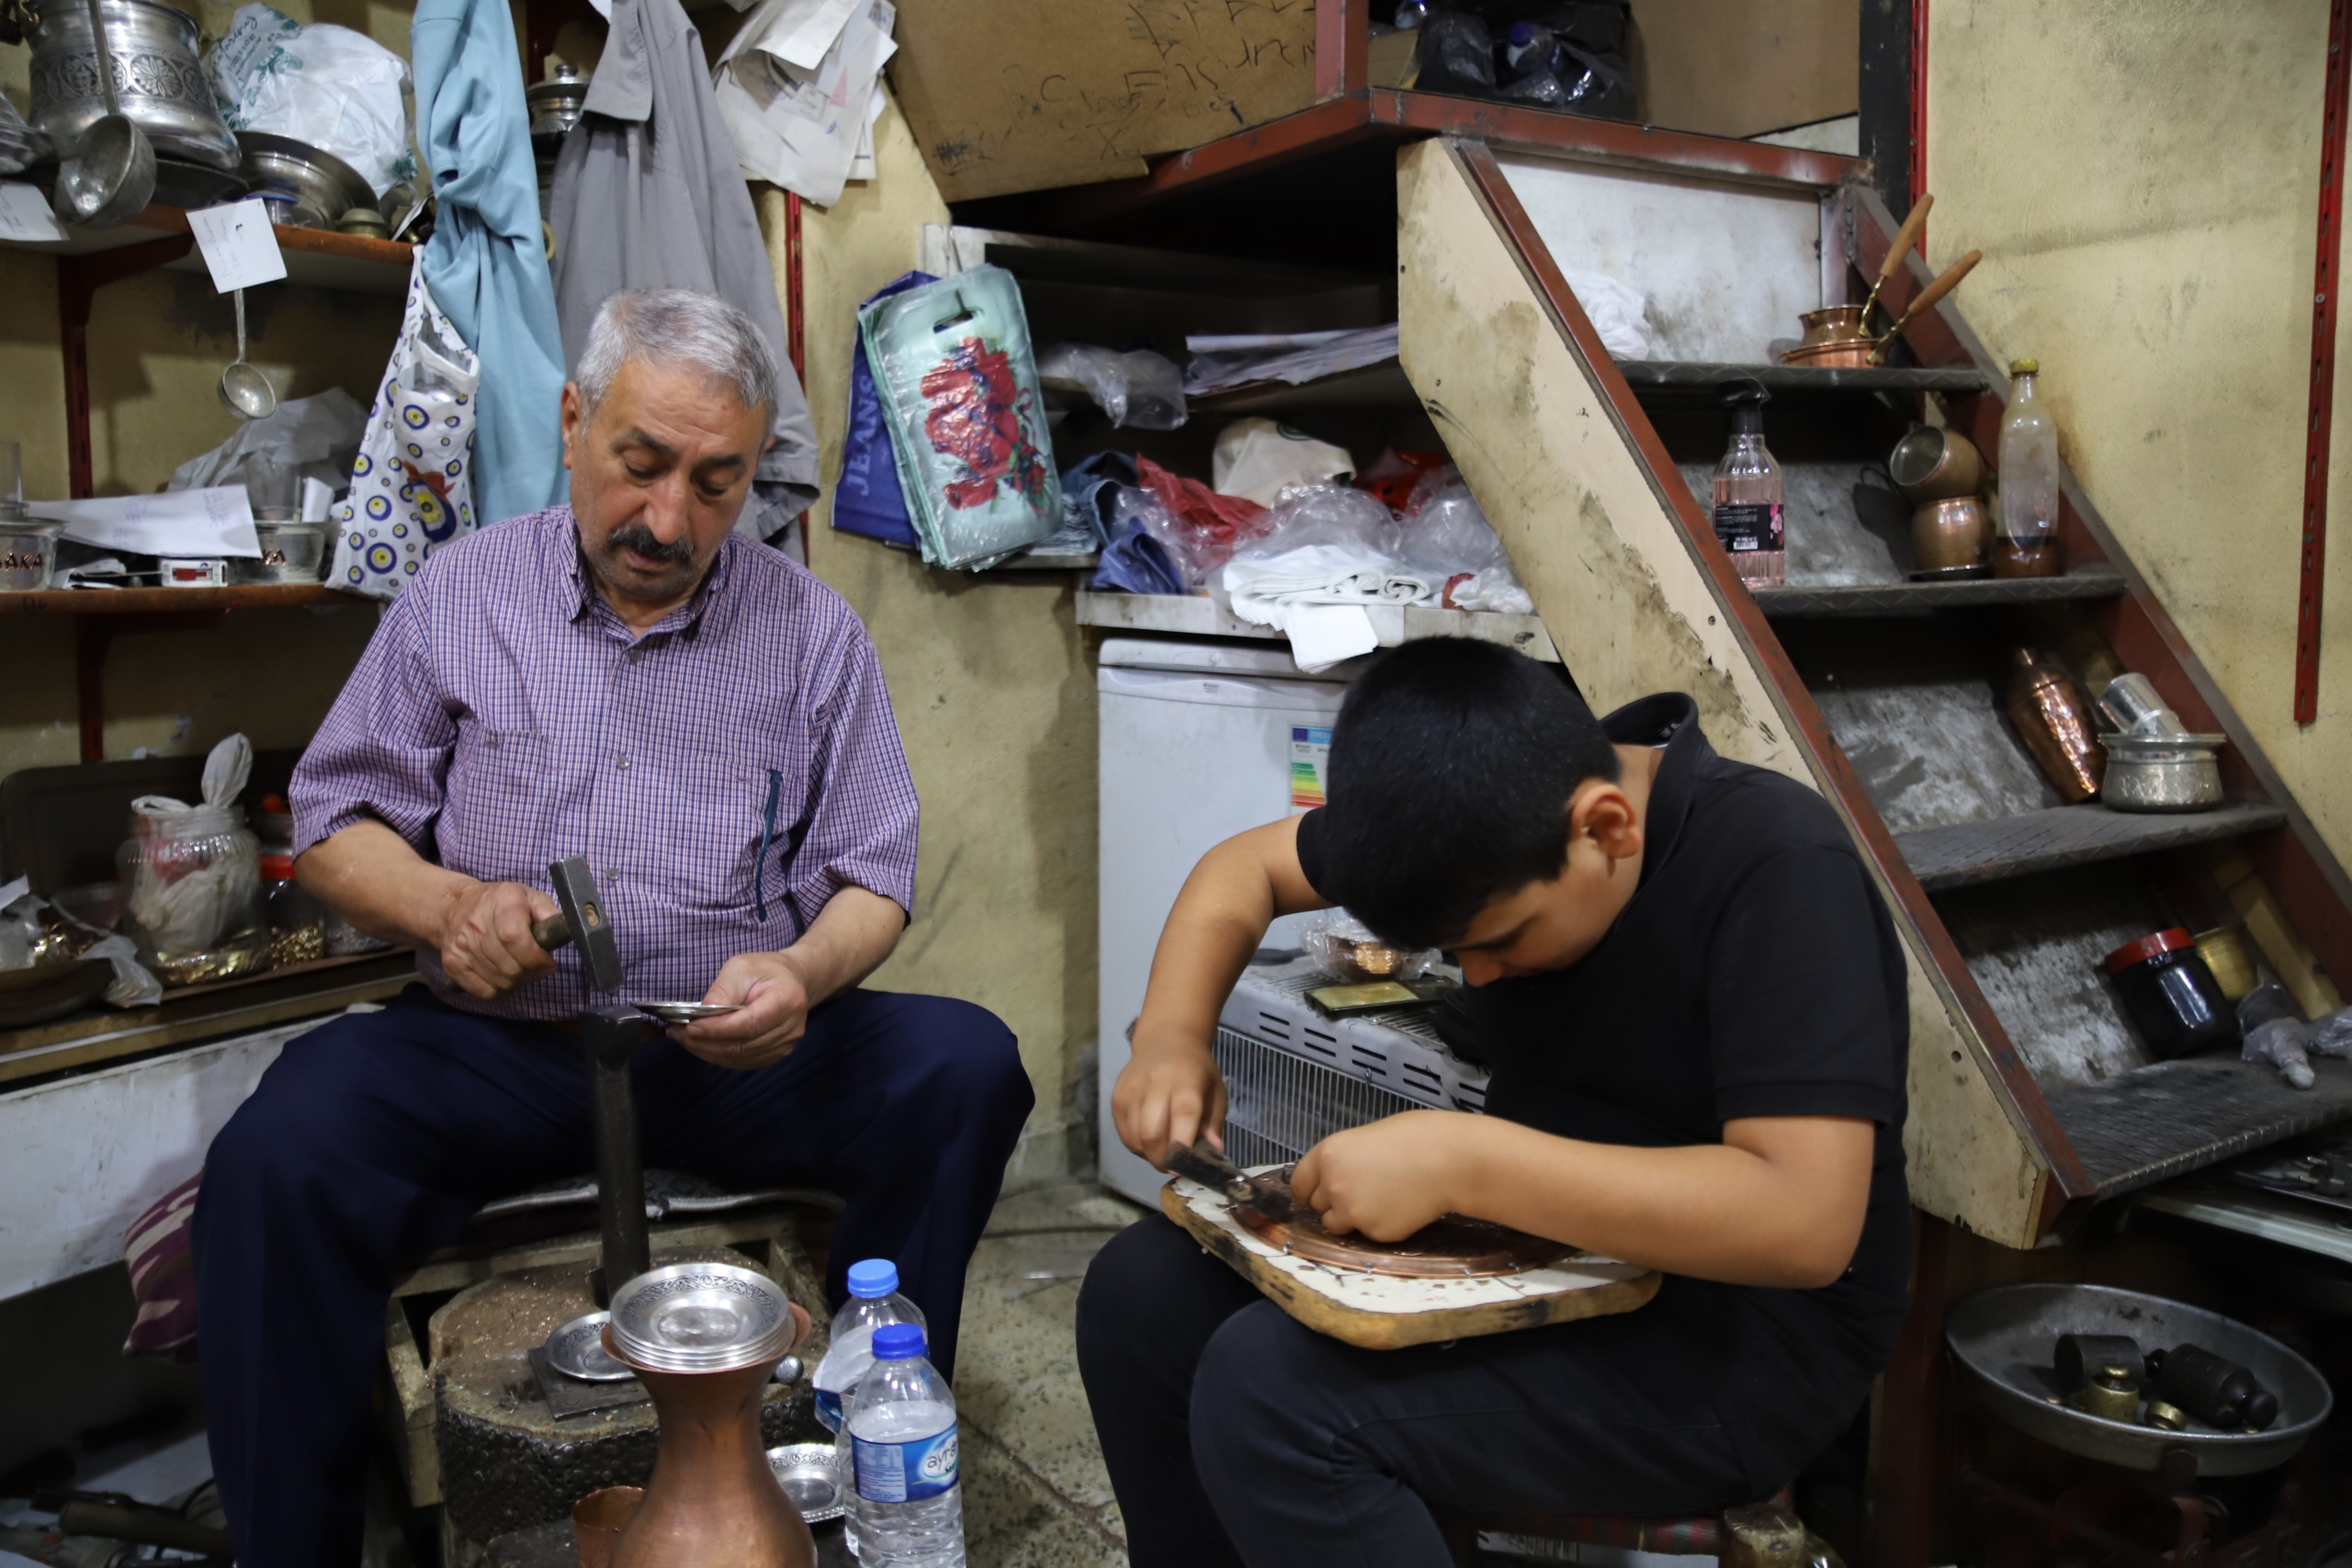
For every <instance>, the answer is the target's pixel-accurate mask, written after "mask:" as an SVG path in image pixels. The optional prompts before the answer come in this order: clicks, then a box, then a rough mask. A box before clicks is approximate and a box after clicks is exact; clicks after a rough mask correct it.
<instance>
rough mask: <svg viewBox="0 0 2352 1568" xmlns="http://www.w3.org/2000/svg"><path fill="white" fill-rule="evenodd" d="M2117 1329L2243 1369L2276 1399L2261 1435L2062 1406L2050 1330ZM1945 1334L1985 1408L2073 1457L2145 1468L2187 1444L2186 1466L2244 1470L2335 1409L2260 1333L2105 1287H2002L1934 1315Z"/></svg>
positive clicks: (2145, 1344) (2303, 1439) (2303, 1435)
mask: <svg viewBox="0 0 2352 1568" xmlns="http://www.w3.org/2000/svg"><path fill="white" fill-rule="evenodd" d="M2064 1334H2110V1335H2121V1336H2123V1337H2126V1338H2129V1339H2131V1340H2132V1341H2133V1342H2134V1343H2136V1344H2137V1345H2138V1346H2139V1347H2140V1348H2141V1350H2142V1352H2143V1354H2144V1353H2145V1352H2147V1351H2149V1350H2154V1349H2159V1348H2161V1349H2165V1350H2169V1349H2171V1348H2173V1347H2174V1346H2176V1345H2182V1344H2189V1345H2197V1346H2199V1347H2202V1348H2205V1349H2207V1350H2211V1352H2212V1353H2213V1354H2215V1355H2217V1356H2220V1357H2222V1359H2225V1360H2231V1361H2235V1362H2237V1363H2238V1364H2239V1365H2240V1366H2242V1367H2245V1369H2246V1370H2247V1371H2251V1372H2252V1373H2254V1375H2255V1377H2256V1380H2257V1381H2259V1382H2261V1384H2262V1386H2263V1387H2265V1388H2267V1389H2268V1390H2270V1391H2271V1392H2272V1393H2275V1394H2277V1395H2278V1420H2277V1421H2275V1422H2273V1423H2271V1425H2270V1427H2269V1428H2268V1429H2267V1430H2266V1431H2261V1432H2247V1431H2234V1432H2224V1431H2221V1430H2219V1429H2217V1428H2215V1427H2208V1426H2206V1425H2205V1424H2204V1423H2203V1422H2201V1421H2199V1420H2197V1419H2196V1418H2194V1417H2191V1418H2190V1419H2189V1423H2188V1429H2187V1430H2185V1431H2177V1432H2175V1431H2166V1430H2164V1429H2163V1428H2161V1427H2143V1426H2134V1425H2129V1424H2126V1423H2124V1422H2121V1421H2109V1420H2106V1419H2103V1418H2102V1417H2100V1416H2093V1415H2090V1414H2089V1413H2087V1412H2086V1411H2081V1410H2077V1409H2075V1408H2074V1407H2073V1406H2072V1405H2069V1404H2064V1403H2062V1399H2063V1397H2064V1395H2063V1393H2062V1392H2061V1390H2060V1389H2059V1386H2058V1369H2057V1353H2058V1338H2059V1336H2061V1335H2064ZM1944 1339H1945V1341H1946V1343H1948V1344H1949V1345H1951V1350H1952V1354H1953V1355H1954V1356H1956V1357H1958V1358H1959V1359H1960V1364H1961V1366H1962V1368H1963V1369H1964V1370H1965V1371H1967V1373H1968V1375H1969V1377H1970V1378H1971V1379H1972V1380H1973V1382H1975V1384H1976V1386H1977V1388H1978V1390H1979V1391H1980V1392H1981V1393H1983V1395H1984V1397H1985V1403H1986V1404H1988V1405H1990V1406H1991V1407H1992V1410H1993V1413H1994V1414H1995V1415H1996V1416H1999V1417H2000V1418H2001V1419H2002V1420H2004V1421H2006V1422H2007V1423H2008V1424H2009V1425H2010V1426H2012V1427H2016V1428H2017V1429H2018V1430H2019V1431H2021V1432H2024V1433H2026V1434H2028V1435H2029V1436H2030V1437H2035V1438H2041V1440H2042V1441H2043V1442H2045V1443H2048V1444H2050V1445H2051V1446H2052V1447H2053V1448H2060V1449H2064V1450H2066V1451H2067V1452H2068V1453H2070V1454H2075V1455H2079V1456H2080V1457H2082V1458H2084V1459H2091V1460H2098V1461H2101V1462H2102V1463H2106V1464H2116V1465H2121V1466H2123V1467H2124V1468H2126V1469H2129V1470H2148V1471H2153V1470H2154V1469H2156V1468H2157V1467H2158V1465H2159V1463H2160V1462H2161V1461H2162V1460H2163V1457H2164V1452H2165V1450H2166V1449H2169V1448H2174V1447H2176V1446H2178V1447H2186V1448H2187V1449H2188V1450H2190V1451H2191V1452H2192V1453H2194V1454H2195V1455H2196V1456H2197V1473H2198V1474H2199V1475H2200V1476H2212V1475H2252V1474H2255V1473H2256V1472H2260V1471H2265V1470H2270V1469H2273V1468H2275V1467H2276V1466H2278V1465H2282V1464H2284V1463H2286V1462H2287V1461H2289V1460H2290V1459H2292V1458H2294V1457H2295V1455H2296V1454H2297V1453H2298V1452H2300V1451H2301V1449H2302V1447H2303V1445H2304V1444H2305V1443H2307V1442H2309V1441H2311V1438H2312V1433H2313V1432H2315V1431H2317V1430H2318V1429H2319V1428H2320V1427H2321V1425H2322V1424H2324V1422H2325V1421H2326V1420H2327V1417H2328V1414H2329V1412H2330V1411H2332V1410H2334V1409H2335V1394H2334V1393H2331V1392H2330V1391H2329V1389H2328V1386H2327V1380H2326V1379H2324V1378H2323V1377H2321V1376H2320V1375H2319V1372H2318V1371H2317V1369H2315V1368H2314V1367H2312V1364H2311V1363H2310V1362H2309V1361H2306V1360H2304V1359H2302V1358H2301V1356H2298V1355H2296V1354H2295V1353H2294V1352H2293V1351H2292V1350H2290V1349H2288V1348H2287V1347H2285V1346H2284V1345H2281V1344H2279V1343H2278V1341H2277V1340H2276V1339H2273V1338H2271V1337H2269V1336H2268V1335H2267V1334H2262V1333H2258V1332H2256V1330H2254V1329H2251V1328H2248V1327H2247V1326H2246V1325H2245V1324H2243V1323H2240V1322H2238V1321H2236V1320H2235V1319H2234V1318H2227V1317H2223V1316H2222V1314H2219V1313H2215V1312H2207V1311H2205V1310H2204V1309H2203V1308H2202V1307H2193V1306H2189V1305H2188V1304H2187V1303H2182V1302H2172V1301H2166V1300H2165V1299H2164V1298H2163V1297H2162V1296H2147V1295H2142V1294H2141V1293H2140V1292H2137V1291H2119V1290H2115V1289H2112V1288H2111V1287H2109V1286H2106V1285H2004V1286H2002V1287H2000V1288H1999V1289H1997V1290H1991V1291H1980V1292H1977V1293H1976V1294H1975V1295H1973V1296H1970V1297H1968V1298H1967V1299H1966V1300H1964V1301H1961V1302H1956V1303H1953V1304H1952V1305H1951V1307H1950V1308H1948V1309H1947V1310H1946V1311H1945V1313H1944Z"/></svg>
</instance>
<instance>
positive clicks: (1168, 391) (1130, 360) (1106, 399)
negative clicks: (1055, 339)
mask: <svg viewBox="0 0 2352 1568" xmlns="http://www.w3.org/2000/svg"><path fill="white" fill-rule="evenodd" d="M1037 379H1038V380H1039V381H1041V382H1044V383H1046V384H1048V385H1050V384H1051V383H1053V382H1057V381H1062V382H1070V383H1075V384H1076V385H1078V386H1080V387H1082V388H1084V389H1085V391H1086V395H1087V396H1088V397H1090V398H1091V399H1093V400H1094V406H1095V407H1097V408H1099V409H1101V410H1102V411H1103V412H1104V413H1106V414H1109V415H1110V416H1111V423H1113V424H1114V425H1117V426H1119V427H1120V428H1122V429H1125V428H1128V427H1130V426H1132V427H1133V428H1135V429H1137V430H1174V429H1177V428H1178V427H1179V426H1181V425H1182V423H1184V418H1185V413H1184V372H1183V371H1182V370H1180V369H1178V368H1177V367H1176V362H1175V361H1174V360H1172V359H1170V358H1168V357H1166V356H1165V355H1158V354H1154V353H1153V352H1152V351H1151V350H1149V349H1148V348H1131V349H1128V350H1126V351H1125V353H1122V352H1120V351H1119V350H1117V349H1113V348H1101V347H1098V346H1096V345H1095V344H1091V343H1057V344H1054V345H1053V346H1052V347H1051V348H1048V349H1047V350H1046V351H1045V352H1044V353H1043V354H1040V355H1037Z"/></svg>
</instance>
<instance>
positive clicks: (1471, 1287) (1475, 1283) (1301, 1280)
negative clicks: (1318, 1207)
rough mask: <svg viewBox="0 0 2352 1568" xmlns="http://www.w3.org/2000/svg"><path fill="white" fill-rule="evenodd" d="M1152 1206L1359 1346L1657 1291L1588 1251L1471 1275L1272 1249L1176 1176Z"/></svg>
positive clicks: (1305, 1315)
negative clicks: (1361, 1265) (1345, 1265)
mask: <svg viewBox="0 0 2352 1568" xmlns="http://www.w3.org/2000/svg"><path fill="white" fill-rule="evenodd" d="M1159 1208H1160V1212H1161V1213H1164V1214H1166V1215H1167V1216H1168V1217H1169V1218H1170V1219H1171V1220H1173V1221H1175V1222H1176V1223H1177V1224H1180V1225H1182V1226H1183V1227H1184V1229H1185V1231H1186V1233H1187V1234H1189V1235H1191V1236H1192V1237H1193V1240H1195V1241H1197V1242H1199V1243H1200V1244H1201V1246H1202V1247H1205V1248H1206V1249H1207V1250H1208V1251H1209V1252H1210V1253H1211V1254H1212V1255H1213V1256H1215V1257H1216V1258H1218V1259H1219V1260H1221V1261H1222V1262H1224V1263H1225V1264H1226V1265H1227V1267H1228V1268H1230V1269H1233V1270H1234V1272H1236V1273H1238V1274H1239V1275H1240V1276H1241V1277H1242V1278H1243V1279H1245V1280H1249V1281H1250V1283H1251V1284H1253V1285H1255V1286H1257V1287H1258V1289H1259V1291H1260V1292H1262V1293H1263V1294H1264V1295H1265V1297H1266V1299H1267V1300H1269V1301H1271V1302H1272V1303H1274V1304H1275V1305H1276V1306H1278V1307H1280V1308H1282V1309H1283V1311H1284V1312H1286V1313H1288V1314H1290V1315H1291V1316H1293V1317H1295V1318H1296V1319H1297V1320H1298V1321H1299V1322H1301V1323H1303V1324H1305V1325H1306V1326H1307V1327H1309V1328H1312V1329H1314V1330H1315V1331H1316V1332H1317V1334H1328V1335H1329V1336H1330V1337H1332V1338H1334V1339H1340V1340H1344V1341H1345V1342H1346V1343H1348V1344H1350V1345H1356V1346H1361V1347H1362V1348H1364V1349H1367V1350H1401V1349H1403V1348H1405V1347H1406V1346H1408V1345H1430V1344H1435V1343H1438V1342H1440V1341H1442V1340H1447V1339H1471V1338H1476V1337H1478V1336H1480V1335H1485V1334H1508V1333H1510V1331H1511V1330H1512V1329H1515V1328H1541V1327H1543V1326H1544V1325H1546V1324H1552V1323H1572V1322H1574V1321H1575V1320H1576V1319H1577V1318H1580V1317H1606V1316H1608V1315H1610V1314H1612V1313H1621V1312H1632V1311H1633V1310H1634V1308H1635V1307H1638V1306H1641V1305H1642V1304H1643V1303H1645V1302H1647V1301H1648V1300H1649V1299H1650V1298H1651V1297H1652V1296H1654V1295H1656V1294H1657V1288H1658V1284H1659V1282H1660V1280H1661V1276H1660V1275H1659V1274H1658V1272H1657V1270H1656V1269H1641V1268H1637V1267H1635V1266H1634V1265H1633V1264H1631V1263H1617V1262H1612V1261H1611V1260H1609V1259H1607V1258H1594V1257H1591V1256H1590V1255H1589V1254H1579V1255H1577V1256H1575V1257H1571V1258H1565V1259H1563V1260H1562V1261H1560V1262H1558V1263H1556V1264H1553V1265H1551V1266H1549V1267H1547V1268H1543V1269H1528V1270H1527V1271H1526V1272H1524V1273H1520V1274H1506V1275H1491V1276H1487V1277H1484V1278H1477V1279H1462V1280H1426V1279H1403V1278H1399V1277H1397V1276H1395V1275H1386V1274H1365V1273H1359V1272H1356V1271H1353V1270H1350V1269H1332V1268H1329V1267H1327V1266H1325V1265H1323V1264H1320V1263H1312V1262H1309V1261H1307V1260H1306V1259H1305V1258H1293V1257H1290V1256H1287V1255H1285V1254H1283V1253H1282V1252H1278V1251H1276V1250H1275V1249H1274V1248H1273V1247H1269V1246H1268V1245H1267V1244H1266V1243H1265V1242H1263V1241H1261V1240H1260V1239H1259V1238H1258V1237H1256V1236H1254V1235H1250V1233H1249V1232H1248V1231H1246V1230H1244V1229H1242V1228H1241V1225H1240V1224H1238V1222H1237V1221H1236V1220H1235V1219H1234V1217H1233V1205H1232V1204H1230V1203H1228V1202H1227V1201H1226V1200H1225V1198H1224V1197H1223V1196H1222V1195H1221V1194H1218V1193H1216V1192H1213V1191H1211V1190H1209V1189H1207V1188H1205V1187H1203V1186H1202V1185H1200V1184H1199V1183H1198V1182H1195V1181H1188V1180H1186V1179H1184V1178H1182V1177H1178V1178H1176V1179H1173V1180H1170V1182H1169V1183H1168V1185H1166V1186H1165V1187H1162V1188H1161V1189H1160V1190H1159Z"/></svg>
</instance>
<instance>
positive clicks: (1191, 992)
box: [1111, 818, 1328, 1168]
mask: <svg viewBox="0 0 2352 1568" xmlns="http://www.w3.org/2000/svg"><path fill="white" fill-rule="evenodd" d="M1327 907H1328V905H1327V904H1326V901H1325V900H1324V899H1323V898H1321V897H1318V896H1317V893H1316V891H1315V889H1314V888H1313V887H1311V886H1308V885H1307V881H1306V873H1304V872H1303V871H1301V870H1300V869H1299V865H1298V819H1297V818H1290V819H1288V820H1286V821H1282V822H1272V823H1268V824H1267V825H1266V826H1265V827H1262V828H1252V829H1250V831H1248V832H1246V833H1240V834H1237V835H1235V836H1234V837H1233V838H1230V839H1227V840H1226V841H1225V842H1223V843H1221V844H1219V845H1218V846H1217V847H1216V848H1215V849H1213V850H1211V851H1210V852H1208V853H1207V854H1205V855H1203V856H1202V857H1201V862H1200V863H1199V864H1198V865H1196V866H1194V867H1193V874H1192V875H1191V876H1189V877H1187V878H1185V879H1184V889H1183V891H1182V892H1181V893H1179V894H1178V895H1177V896H1176V904H1175V907H1174V908H1171V909H1170V910H1169V912H1168V923H1167V925H1166V926H1164V927H1163V928H1161V930H1160V933H1159V949H1158V950H1157V951H1156V952H1155V953H1153V954H1152V959H1151V981H1150V984H1149V985H1148V987H1146V988H1145V991H1144V999H1143V1014H1142V1016H1141V1017H1140V1018H1138V1019H1137V1020H1136V1029H1135V1036H1134V1039H1133V1041H1132V1042H1131V1043H1132V1045H1133V1047H1134V1055H1133V1056H1132V1057H1131V1058H1130V1059H1129V1061H1128V1063H1127V1066H1126V1069H1125V1071H1124V1072H1122V1073H1121V1074H1120V1075H1119V1081H1118V1082H1117V1083H1116V1084H1115V1085H1114V1086H1113V1088H1112V1090H1111V1116H1112V1120H1113V1121H1114V1122H1116V1123H1117V1125H1118V1129H1119V1141H1120V1142H1121V1143H1124V1144H1125V1145H1127V1147H1129V1148H1130V1149H1133V1150H1134V1151H1135V1152H1136V1154H1139V1155H1141V1156H1143V1157H1144V1158H1146V1159H1148V1160H1149V1161H1151V1163H1152V1164H1154V1165H1157V1166H1161V1167H1163V1168H1164V1167H1165V1165H1166V1163H1167V1155H1168V1150H1169V1148H1170V1145H1189V1144H1191V1143H1192V1142H1193V1139H1195V1138H1197V1137H1198V1136H1200V1135H1201V1134H1203V1133H1207V1134H1210V1135H1211V1136H1212V1137H1216V1138H1220V1146H1221V1134H1222V1130H1223V1128H1224V1125H1225V1080H1224V1078H1223V1077H1220V1076H1219V1075H1218V1073H1217V1070H1216V1060H1215V1058H1214V1057H1212V1056H1211V1055H1210V1049H1209V1048H1210V1045H1211V1043H1213V1042H1214V1041H1215V1040H1216V1019H1217V1013H1218V1011H1219V1010H1221V1009H1222V1008H1223V1007H1224V1006H1225V998H1226V997H1227V994H1229V993H1230V992H1231V991H1232V989H1233V983H1234V982H1235V981H1236V980H1238V979H1239V978H1240V977H1241V971H1242V970H1243V969H1244V968H1246V967H1248V965H1249V963H1250V954H1251V953H1255V952H1256V951H1257V949H1258V944H1259V942H1261V941H1262V940H1264V938H1265V934H1266V927H1267V925H1268V923H1269V922H1271V921H1272V919H1274V917H1275V916H1277V915H1290V914H1296V913H1297V912H1299V911H1300V910H1302V909H1320V908H1327Z"/></svg>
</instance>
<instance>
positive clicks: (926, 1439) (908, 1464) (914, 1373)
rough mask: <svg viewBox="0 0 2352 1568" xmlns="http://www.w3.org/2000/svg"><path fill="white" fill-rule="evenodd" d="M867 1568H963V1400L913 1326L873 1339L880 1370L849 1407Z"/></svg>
mask: <svg viewBox="0 0 2352 1568" xmlns="http://www.w3.org/2000/svg"><path fill="white" fill-rule="evenodd" d="M849 1434H850V1438H851V1443H852V1446H853V1449H854V1453H855V1457H856V1464H857V1496H856V1499H855V1500H854V1503H853V1504H852V1509H853V1513H854V1517H855V1519H856V1522H857V1536H858V1547H859V1551H858V1561H859V1562H861V1563H863V1564H864V1568H964V1494H963V1489H962V1488H961V1487H960V1486H959V1485H957V1481H958V1479H959V1475H958V1466H957V1454H956V1396H955V1394H954V1393H951V1392H949V1390H948V1387H947V1380H946V1379H945V1378H943V1377H941V1376H940V1375H939V1373H938V1372H937V1371H934V1370H933V1367H932V1364H931V1363H930V1362H929V1361H927V1360H925V1359H923V1334H922V1329H920V1328H917V1327H916V1326H915V1325H912V1324H910V1323H894V1324H890V1325H887V1326H885V1327H882V1328H877V1329H876V1330H875V1331H874V1364H873V1365H872V1366H871V1367H869V1368H868V1369H866V1372H865V1377H863V1378H861V1379H859V1380H858V1384H857V1392H856V1393H854V1395H852V1396H851V1399H850V1405H849Z"/></svg>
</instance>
